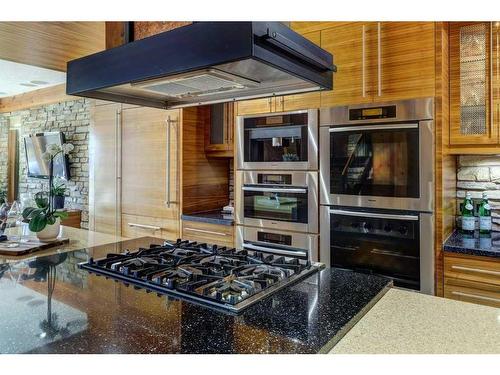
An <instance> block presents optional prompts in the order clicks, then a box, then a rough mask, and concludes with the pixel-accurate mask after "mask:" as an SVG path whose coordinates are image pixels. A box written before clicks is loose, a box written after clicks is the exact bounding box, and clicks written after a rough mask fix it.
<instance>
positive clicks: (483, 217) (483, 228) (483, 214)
mask: <svg viewBox="0 0 500 375" xmlns="http://www.w3.org/2000/svg"><path fill="white" fill-rule="evenodd" d="M479 233H480V234H483V235H490V234H491V207H490V204H489V202H488V195H487V194H486V193H483V200H482V201H481V205H480V206H479Z"/></svg>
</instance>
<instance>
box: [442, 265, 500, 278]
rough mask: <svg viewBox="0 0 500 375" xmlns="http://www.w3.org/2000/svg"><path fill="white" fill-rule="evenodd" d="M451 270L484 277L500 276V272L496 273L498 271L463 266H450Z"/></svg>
mask: <svg viewBox="0 0 500 375" xmlns="http://www.w3.org/2000/svg"><path fill="white" fill-rule="evenodd" d="M451 269H454V270H459V271H469V272H476V273H484V274H486V275H492V276H500V272H498V271H490V270H483V269H480V268H471V267H464V266H451Z"/></svg>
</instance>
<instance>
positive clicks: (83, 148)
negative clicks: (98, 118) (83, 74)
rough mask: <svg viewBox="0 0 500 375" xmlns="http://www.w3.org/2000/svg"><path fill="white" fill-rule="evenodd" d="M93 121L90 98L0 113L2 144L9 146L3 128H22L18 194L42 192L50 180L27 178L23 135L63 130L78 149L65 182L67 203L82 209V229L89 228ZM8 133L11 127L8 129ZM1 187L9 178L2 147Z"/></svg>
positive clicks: (72, 153) (74, 151) (0, 141)
mask: <svg viewBox="0 0 500 375" xmlns="http://www.w3.org/2000/svg"><path fill="white" fill-rule="evenodd" d="M89 123H90V100H89V99H80V100H70V101H66V102H61V103H55V104H49V105H46V106H42V107H37V108H31V109H28V110H22V111H18V112H11V113H3V114H0V126H1V128H2V129H1V131H0V147H4V146H5V145H7V141H5V142H4V141H3V137H4V135H3V133H4V132H5V129H4V128H7V129H8V128H9V127H11V128H18V129H19V194H22V193H24V192H31V193H35V192H37V191H40V190H41V189H42V188H43V187H44V186H45V188H46V185H47V181H46V180H41V179H36V178H28V177H27V169H26V158H25V156H24V142H23V138H24V137H25V136H27V135H28V134H32V133H41V132H48V131H62V132H63V133H64V135H65V137H66V141H67V142H70V143H72V144H73V145H74V146H75V149H74V150H73V151H72V152H71V153H70V155H69V163H70V173H71V180H70V181H69V182H67V183H66V186H67V187H68V190H69V191H68V192H66V204H67V205H70V206H71V208H75V209H81V210H82V222H81V226H82V228H88V189H89V177H88V131H89ZM7 132H8V130H7ZM0 151H1V155H2V156H0V188H1V186H2V184H5V182H4V181H6V180H7V168H6V167H3V155H4V152H3V149H2V150H0Z"/></svg>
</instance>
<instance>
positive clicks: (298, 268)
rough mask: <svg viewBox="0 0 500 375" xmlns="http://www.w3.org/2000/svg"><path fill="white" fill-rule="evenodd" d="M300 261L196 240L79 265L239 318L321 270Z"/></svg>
mask: <svg viewBox="0 0 500 375" xmlns="http://www.w3.org/2000/svg"><path fill="white" fill-rule="evenodd" d="M321 266H322V265H321V264H319V263H314V264H313V263H311V262H309V261H308V260H306V259H304V258H301V257H298V256H297V257H293V256H289V255H287V256H282V255H279V254H272V253H267V252H264V251H253V250H237V249H234V248H228V247H219V246H217V245H208V244H205V243H198V242H192V241H183V240H180V239H179V240H177V241H175V242H169V241H166V242H165V243H164V244H163V245H157V244H152V245H150V246H149V248H139V249H135V251H130V250H127V251H125V252H124V253H122V254H107V256H106V257H105V258H102V259H97V260H95V259H93V258H90V260H89V261H88V262H86V263H81V264H79V267H80V268H83V269H86V270H87V271H89V272H90V273H95V274H97V275H104V276H106V277H109V278H112V279H115V280H120V281H122V282H124V283H125V284H126V285H133V286H134V287H136V288H144V289H146V290H147V291H154V292H157V293H158V294H159V295H161V294H166V295H169V296H175V297H178V298H180V299H183V300H188V301H191V302H194V303H198V304H203V305H208V306H211V307H215V308H220V309H223V310H226V311H230V312H234V313H239V312H241V311H242V310H243V309H245V308H247V307H248V306H250V305H252V304H253V303H255V302H257V301H259V300H261V299H262V298H264V297H266V296H268V295H270V294H271V293H274V292H276V291H277V290H279V289H281V288H283V287H284V286H288V285H290V284H291V283H294V282H296V281H298V280H301V279H303V278H305V277H306V276H308V275H310V274H311V273H314V272H317V271H318V270H319V269H320V268H321Z"/></svg>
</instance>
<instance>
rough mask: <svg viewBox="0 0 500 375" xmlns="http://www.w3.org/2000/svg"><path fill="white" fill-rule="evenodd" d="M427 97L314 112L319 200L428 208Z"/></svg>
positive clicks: (429, 148)
mask: <svg viewBox="0 0 500 375" xmlns="http://www.w3.org/2000/svg"><path fill="white" fill-rule="evenodd" d="M433 112H434V106H433V99H432V98H426V99H414V100H405V101H398V102H392V103H382V104H364V105H356V106H342V107H334V108H325V109H322V110H321V112H320V119H321V120H320V150H321V152H320V202H321V204H324V205H340V206H352V207H374V208H383V209H398V210H415V211H423V212H431V211H433V205H434V199H433V196H434V134H433V131H434V127H433V120H432V119H433Z"/></svg>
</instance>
